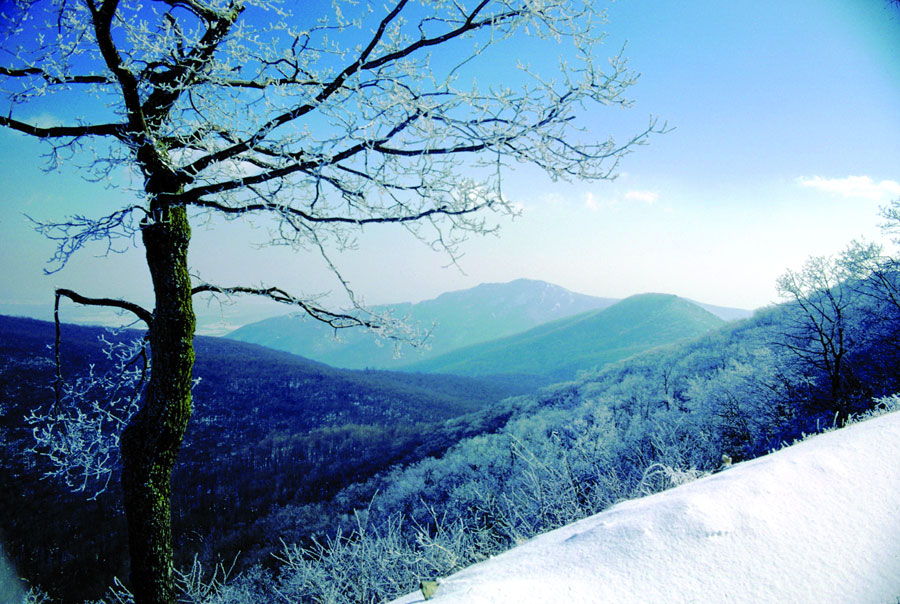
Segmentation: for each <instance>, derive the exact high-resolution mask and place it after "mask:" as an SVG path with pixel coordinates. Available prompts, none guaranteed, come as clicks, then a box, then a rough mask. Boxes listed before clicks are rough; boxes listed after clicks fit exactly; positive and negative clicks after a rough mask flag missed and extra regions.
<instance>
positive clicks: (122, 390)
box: [25, 336, 150, 499]
mask: <svg viewBox="0 0 900 604" xmlns="http://www.w3.org/2000/svg"><path fill="white" fill-rule="evenodd" d="M100 340H101V342H102V343H103V346H104V349H103V353H104V354H105V356H106V357H107V359H108V360H109V361H110V367H109V369H107V370H105V371H100V370H98V368H97V367H96V366H95V365H91V366H90V367H89V369H88V372H87V375H84V376H81V377H78V378H75V379H74V380H71V381H69V382H63V381H62V379H61V376H58V377H57V384H56V386H55V389H56V400H55V401H54V402H53V403H52V404H50V405H49V406H48V407H47V408H44V409H38V410H32V411H31V413H30V414H29V415H28V416H26V418H25V421H26V422H27V423H28V424H29V425H30V426H32V434H33V435H34V440H35V442H34V445H33V446H32V447H30V448H29V449H28V451H29V452H30V453H32V454H35V455H38V456H41V457H44V458H46V460H47V461H49V462H50V469H49V470H47V471H46V472H45V477H47V478H50V477H52V478H56V479H58V480H61V481H63V482H65V484H66V486H67V487H68V488H70V489H71V490H72V491H74V492H82V493H87V494H89V498H90V499H94V498H96V497H97V496H98V495H100V494H101V493H102V492H103V491H105V490H106V488H107V485H108V484H109V480H110V478H111V476H112V474H113V472H114V471H115V469H116V468H117V467H118V463H119V438H120V436H121V433H122V429H123V428H124V427H125V425H126V424H127V423H128V420H129V419H130V418H131V416H132V415H134V413H135V412H136V411H137V410H138V406H139V401H140V399H141V394H142V392H143V390H144V386H145V384H146V383H147V379H148V377H149V372H150V363H149V359H148V358H147V354H146V350H145V341H144V339H143V338H139V339H135V340H132V341H126V342H120V341H112V340H109V339H106V337H104V336H101V338H100Z"/></svg>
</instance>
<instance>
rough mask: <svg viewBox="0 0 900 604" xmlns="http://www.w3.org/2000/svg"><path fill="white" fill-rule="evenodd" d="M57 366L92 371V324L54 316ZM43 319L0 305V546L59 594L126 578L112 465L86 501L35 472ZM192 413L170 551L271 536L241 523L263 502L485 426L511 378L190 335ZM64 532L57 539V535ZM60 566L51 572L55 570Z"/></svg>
mask: <svg viewBox="0 0 900 604" xmlns="http://www.w3.org/2000/svg"><path fill="white" fill-rule="evenodd" d="M61 333H62V341H61V344H62V347H61V352H62V356H61V361H62V369H63V375H64V376H65V377H66V378H68V379H73V378H75V377H76V376H79V375H85V374H86V373H87V371H88V368H89V366H90V365H94V366H95V367H96V372H97V373H102V372H103V371H105V369H106V368H107V367H108V365H109V363H110V361H109V360H108V359H107V358H106V357H105V356H104V354H103V350H104V346H103V345H102V344H101V341H100V340H99V338H100V337H101V336H102V337H104V338H106V339H110V340H113V341H117V340H128V339H131V338H135V337H139V336H140V334H139V332H134V331H132V332H123V333H120V334H118V335H112V334H110V333H109V332H108V331H106V330H104V329H100V328H92V327H82V326H75V325H63V326H62V332H61ZM53 334H54V327H53V324H52V323H47V322H41V321H35V320H31V319H21V318H13V317H5V316H0V406H2V408H0V411H2V414H0V415H2V420H0V422H2V423H0V430H2V432H0V436H2V440H0V446H2V447H3V456H2V459H3V463H2V466H0V480H2V482H3V484H5V485H7V488H5V489H2V493H0V508H2V509H3V516H4V524H3V531H4V532H5V535H4V545H5V547H6V548H7V551H8V553H9V554H10V555H11V556H12V557H13V558H14V560H15V561H16V563H17V564H18V567H19V570H20V572H21V573H22V574H23V575H24V576H27V577H29V578H31V579H32V580H34V581H36V582H37V583H39V584H41V585H45V586H46V587H47V589H48V590H49V591H50V592H51V593H53V594H54V595H58V596H64V597H65V598H64V601H80V600H81V599H84V598H86V597H99V596H100V595H102V593H103V590H105V588H106V587H107V586H108V585H110V584H111V581H112V577H113V576H119V577H124V576H126V573H125V571H126V568H125V567H124V566H123V564H125V559H126V558H127V556H125V555H124V552H125V550H124V546H125V533H124V521H123V518H122V510H121V509H120V507H119V503H118V502H119V493H118V484H117V477H115V476H114V477H113V479H112V480H111V481H110V483H109V484H110V490H109V491H108V492H107V493H104V494H103V495H101V496H100V497H98V498H97V499H96V500H95V501H87V502H85V498H86V495H85V494H82V493H76V494H73V493H69V492H67V491H66V489H65V487H64V486H63V485H61V484H59V483H58V482H55V481H53V480H40V477H41V475H42V474H43V471H44V466H43V462H42V460H41V458H39V457H35V456H32V455H28V454H25V453H24V451H25V450H26V449H27V448H29V447H30V446H33V444H34V439H33V438H32V436H31V433H30V427H29V426H26V425H25V424H24V423H23V418H24V417H25V415H26V414H27V413H28V412H29V411H30V410H32V409H46V408H47V407H48V406H49V405H50V404H51V402H52V401H53V390H52V384H53V375H54V362H53V351H52V349H51V348H50V345H52V343H53V339H54V335H53ZM196 349H197V364H196V373H195V375H196V376H197V377H198V378H199V382H198V383H197V385H196V386H195V388H194V416H195V417H194V421H192V422H191V424H190V427H189V431H188V434H187V437H186V440H185V444H184V446H183V447H182V451H181V455H180V457H179V463H178V465H177V467H176V471H175V476H174V478H173V485H174V492H173V502H174V505H173V509H174V510H175V518H174V524H175V533H176V535H178V537H177V539H178V550H179V551H180V553H181V556H182V557H181V559H180V561H181V562H182V563H184V562H185V561H186V560H190V558H191V557H192V556H193V555H194V554H199V555H200V556H201V559H203V560H207V561H209V560H213V561H214V560H216V559H218V557H220V556H224V557H226V558H228V557H232V556H234V555H235V554H236V553H237V552H238V551H242V552H244V554H243V555H242V557H241V560H242V562H250V561H254V560H257V559H259V557H260V556H262V555H264V554H265V553H267V552H268V551H270V550H271V548H272V547H274V546H275V544H274V543H271V542H269V541H268V537H267V536H265V535H262V534H258V533H254V532H253V531H251V530H248V529H247V527H248V526H250V525H252V523H253V522H254V521H255V520H256V519H257V518H258V516H260V515H261V514H265V513H266V512H267V511H268V510H269V509H270V508H271V507H272V506H273V505H276V504H277V505H288V504H300V503H309V502H316V501H320V500H322V499H325V498H328V497H330V496H332V495H334V493H336V492H337V491H338V490H339V489H340V488H341V487H344V486H346V485H348V484H350V483H352V482H355V481H359V480H365V479H366V478H368V477H370V476H372V475H373V474H374V473H376V472H378V471H381V470H384V469H386V468H387V467H389V466H390V465H392V464H394V463H409V462H412V461H416V460H418V459H421V458H422V457H424V456H428V455H438V454H440V453H441V452H442V451H443V450H444V449H446V448H447V447H448V446H449V445H451V444H453V443H455V442H457V441H459V440H460V439H461V438H463V437H465V436H467V435H472V434H478V433H481V432H484V431H491V430H493V429H496V428H497V427H499V425H501V423H502V421H503V419H504V418H505V417H506V416H507V415H508V411H507V410H505V409H506V408H505V407H504V406H502V405H498V404H497V403H498V401H500V400H501V399H503V398H505V397H506V396H508V395H509V394H511V393H513V392H514V390H511V389H514V388H515V385H514V384H506V385H502V386H498V385H493V384H487V383H483V382H480V381H478V380H473V379H470V378H457V377H450V376H427V375H415V374H396V373H390V372H381V371H342V370H337V369H333V368H330V367H328V366H326V365H322V364H320V363H315V362H312V361H308V360H306V359H303V358H300V357H297V356H294V355H291V354H288V353H283V352H278V351H273V350H270V349H266V348H263V347H260V346H256V345H253V344H245V343H241V342H234V341H229V340H223V339H220V338H203V337H198V338H197V341H196ZM62 542H65V543H66V544H67V545H66V546H65V547H61V546H60V544H61V543H62ZM62 576H66V577H68V578H67V579H66V580H65V581H61V580H60V579H59V577H62Z"/></svg>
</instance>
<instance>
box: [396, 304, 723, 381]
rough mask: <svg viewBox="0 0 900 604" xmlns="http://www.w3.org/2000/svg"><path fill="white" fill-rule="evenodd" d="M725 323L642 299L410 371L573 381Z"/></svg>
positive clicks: (688, 308)
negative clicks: (583, 373) (584, 372)
mask: <svg viewBox="0 0 900 604" xmlns="http://www.w3.org/2000/svg"><path fill="white" fill-rule="evenodd" d="M723 323H724V321H723V320H722V319H720V318H718V317H716V316H715V315H713V314H712V313H710V312H709V311H707V310H705V309H703V308H700V307H699V306H698V305H697V304H695V303H693V302H690V301H688V300H685V299H683V298H679V297H677V296H673V295H669V294H641V295H637V296H632V297H630V298H626V299H625V300H622V301H621V302H617V303H616V304H614V305H613V306H610V307H608V308H604V309H601V310H595V311H590V312H586V313H582V314H580V315H576V316H574V317H569V318H566V319H561V320H559V321H554V322H551V323H546V324H544V325H541V326H539V327H535V328H533V329H531V330H529V331H526V332H524V333H521V334H517V335H514V336H509V337H506V338H501V339H499V340H493V341H490V342H486V343H483V344H476V345H473V346H468V347H466V348H461V349H458V350H455V351H453V352H450V353H447V354H444V355H442V356H440V357H437V358H433V359H430V360H427V361H422V362H420V363H416V364H414V365H411V366H410V367H409V369H410V370H413V371H422V372H430V373H450V374H457V375H469V376H487V375H494V374H525V375H538V376H541V377H543V378H545V379H546V381H547V382H551V381H562V380H566V379H571V378H573V377H575V374H576V373H577V371H578V370H584V369H588V370H589V369H594V368H598V367H601V366H603V365H606V364H608V363H612V362H614V361H618V360H621V359H624V358H626V357H629V356H632V355H634V354H637V353H639V352H643V351H645V350H648V349H650V348H654V347H656V346H661V345H664V344H671V343H674V342H677V341H679V340H684V339H689V338H694V337H697V336H699V335H701V334H703V333H706V332H707V331H709V330H711V329H714V328H716V327H718V326H720V325H722V324H723Z"/></svg>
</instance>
